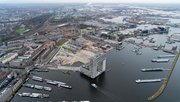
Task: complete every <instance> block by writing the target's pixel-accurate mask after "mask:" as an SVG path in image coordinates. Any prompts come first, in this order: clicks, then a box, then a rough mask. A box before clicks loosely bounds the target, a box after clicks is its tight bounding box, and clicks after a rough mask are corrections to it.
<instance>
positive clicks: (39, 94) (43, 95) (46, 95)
mask: <svg viewBox="0 0 180 102" xmlns="http://www.w3.org/2000/svg"><path fill="white" fill-rule="evenodd" d="M18 95H19V96H20V97H30V98H49V94H42V93H18Z"/></svg>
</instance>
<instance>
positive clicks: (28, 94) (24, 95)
mask: <svg viewBox="0 0 180 102" xmlns="http://www.w3.org/2000/svg"><path fill="white" fill-rule="evenodd" d="M18 95H19V96H20V97H29V96H30V95H31V93H18Z"/></svg>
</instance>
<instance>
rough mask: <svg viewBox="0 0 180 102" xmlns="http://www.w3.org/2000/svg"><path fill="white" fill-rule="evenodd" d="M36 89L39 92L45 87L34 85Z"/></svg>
mask: <svg viewBox="0 0 180 102" xmlns="http://www.w3.org/2000/svg"><path fill="white" fill-rule="evenodd" d="M34 88H35V89H37V90H42V89H43V86H40V85H34Z"/></svg>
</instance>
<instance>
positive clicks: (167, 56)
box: [158, 55, 175, 58]
mask: <svg viewBox="0 0 180 102" xmlns="http://www.w3.org/2000/svg"><path fill="white" fill-rule="evenodd" d="M169 57H175V55H159V56H158V58H169Z"/></svg>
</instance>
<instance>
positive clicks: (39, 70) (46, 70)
mask: <svg viewBox="0 0 180 102" xmlns="http://www.w3.org/2000/svg"><path fill="white" fill-rule="evenodd" d="M35 71H37V72H49V70H48V69H35Z"/></svg>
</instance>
